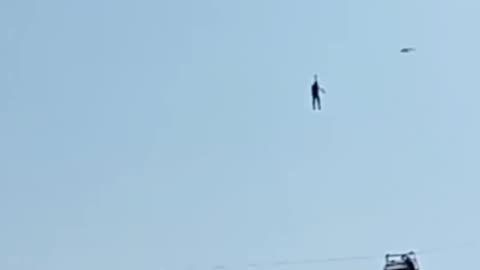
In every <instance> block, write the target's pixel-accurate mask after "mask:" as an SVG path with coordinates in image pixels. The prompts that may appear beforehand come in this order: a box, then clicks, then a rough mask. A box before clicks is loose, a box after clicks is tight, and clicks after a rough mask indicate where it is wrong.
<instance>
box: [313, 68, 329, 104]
mask: <svg viewBox="0 0 480 270" xmlns="http://www.w3.org/2000/svg"><path fill="white" fill-rule="evenodd" d="M319 91H321V92H322V93H324V94H325V93H326V92H325V89H323V88H321V87H320V86H318V82H317V75H315V81H314V83H313V85H312V107H313V110H315V105H317V106H316V107H317V108H318V110H321V109H322V104H321V101H320V93H319Z"/></svg>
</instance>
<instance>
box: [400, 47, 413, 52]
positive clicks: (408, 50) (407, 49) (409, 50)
mask: <svg viewBox="0 0 480 270" xmlns="http://www.w3.org/2000/svg"><path fill="white" fill-rule="evenodd" d="M415 50H416V49H415V48H412V47H408V48H402V49H401V50H400V52H401V53H410V52H414V51H415Z"/></svg>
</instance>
